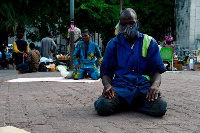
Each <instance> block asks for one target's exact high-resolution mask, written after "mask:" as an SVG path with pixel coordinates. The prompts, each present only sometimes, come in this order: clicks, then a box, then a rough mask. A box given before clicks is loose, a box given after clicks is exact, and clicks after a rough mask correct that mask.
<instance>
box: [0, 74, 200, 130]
mask: <svg viewBox="0 0 200 133" xmlns="http://www.w3.org/2000/svg"><path fill="white" fill-rule="evenodd" d="M60 76H61V75H60V73H59V72H38V73H29V74H23V75H17V72H16V71H15V70H14V71H13V70H0V99H1V100H0V126H6V125H12V126H15V127H18V128H23V129H25V130H26V131H29V132H31V133H125V132H126V133H199V132H200V80H199V79H200V71H184V72H182V73H164V74H162V84H161V89H162V94H163V97H164V98H165V99H166V100H167V101H168V111H167V113H166V115H165V116H164V117H162V118H154V117H150V116H147V115H144V114H140V113H137V112H131V111H130V112H122V113H119V114H116V115H112V116H108V117H100V116H98V115H97V114H96V112H95V110H94V106H93V102H94V101H95V100H96V99H97V98H98V97H99V95H100V94H101V91H102V85H101V82H98V83H58V82H28V83H27V82H26V83H7V82H4V81H6V80H9V79H15V78H23V77H24V78H31V77H60Z"/></svg>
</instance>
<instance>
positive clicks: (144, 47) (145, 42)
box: [142, 34, 152, 57]
mask: <svg viewBox="0 0 200 133" xmlns="http://www.w3.org/2000/svg"><path fill="white" fill-rule="evenodd" d="M151 39H152V37H151V36H148V35H146V34H144V39H143V45H142V56H143V57H146V56H147V50H148V48H149V45H150V42H151Z"/></svg>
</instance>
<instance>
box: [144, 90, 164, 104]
mask: <svg viewBox="0 0 200 133" xmlns="http://www.w3.org/2000/svg"><path fill="white" fill-rule="evenodd" d="M158 97H161V92H160V90H159V88H158V87H157V86H151V87H150V88H149V90H148V91H147V95H146V99H148V101H152V102H153V101H154V100H157V99H158Z"/></svg>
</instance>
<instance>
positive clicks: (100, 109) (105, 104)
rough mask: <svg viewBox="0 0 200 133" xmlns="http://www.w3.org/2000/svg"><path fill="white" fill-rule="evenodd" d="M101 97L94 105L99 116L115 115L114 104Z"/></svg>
mask: <svg viewBox="0 0 200 133" xmlns="http://www.w3.org/2000/svg"><path fill="white" fill-rule="evenodd" d="M101 97H102V96H101ZM101 97H100V98H99V99H98V100H97V101H96V102H95V103H94V107H95V110H96V111H97V113H98V115H101V116H106V115H111V114H113V113H114V110H113V109H112V103H111V102H110V100H109V99H106V98H101Z"/></svg>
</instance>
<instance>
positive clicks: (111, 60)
mask: <svg viewBox="0 0 200 133" xmlns="http://www.w3.org/2000/svg"><path fill="white" fill-rule="evenodd" d="M143 39H144V34H142V33H139V32H137V39H136V41H135V44H134V46H133V48H131V47H130V45H129V43H128V42H127V40H126V39H125V38H124V36H123V35H122V34H118V35H117V36H116V37H115V38H113V39H112V40H111V41H110V42H109V43H108V45H107V47H106V51H105V56H104V58H103V61H102V64H101V67H100V76H101V77H102V76H103V75H109V76H110V77H111V78H113V82H112V86H113V87H114V89H115V91H116V93H118V94H119V95H120V96H122V97H124V98H125V99H126V100H127V102H128V103H129V104H131V102H132V100H133V99H134V97H135V94H136V92H138V91H139V92H141V93H143V94H146V93H147V90H148V89H149V87H150V86H151V83H150V81H149V80H148V77H147V76H149V77H150V76H151V75H153V74H154V73H156V72H159V73H163V72H165V71H166V69H165V67H164V64H163V61H162V58H161V56H160V52H159V48H158V45H157V42H156V41H155V39H153V38H152V39H151V41H150V45H149V47H148V50H147V55H146V57H143V56H142V48H143ZM143 75H147V76H143Z"/></svg>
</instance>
